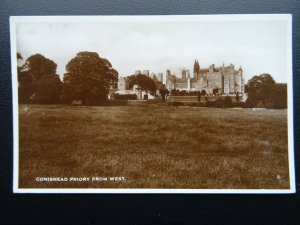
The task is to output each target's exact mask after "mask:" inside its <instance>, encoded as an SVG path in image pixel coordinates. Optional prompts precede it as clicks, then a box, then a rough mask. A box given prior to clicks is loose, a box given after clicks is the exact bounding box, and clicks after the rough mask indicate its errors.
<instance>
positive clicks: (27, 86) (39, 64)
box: [17, 52, 287, 109]
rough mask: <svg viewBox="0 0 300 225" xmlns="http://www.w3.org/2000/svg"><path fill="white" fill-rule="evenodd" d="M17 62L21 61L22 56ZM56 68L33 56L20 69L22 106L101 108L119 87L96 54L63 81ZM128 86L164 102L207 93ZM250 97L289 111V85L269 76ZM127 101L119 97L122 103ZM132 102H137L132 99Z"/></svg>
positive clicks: (252, 86)
mask: <svg viewBox="0 0 300 225" xmlns="http://www.w3.org/2000/svg"><path fill="white" fill-rule="evenodd" d="M17 58H18V59H22V56H21V54H20V53H18V54H17ZM56 70H57V64H56V63H55V62H54V61H53V60H51V59H48V58H46V57H45V56H43V55H41V54H35V55H32V56H30V57H29V58H28V59H27V60H26V61H25V63H24V64H23V65H22V66H20V67H18V88H19V91H18V93H19V103H22V104H30V103H33V104H58V103H66V104H68V103H71V102H72V101H74V100H80V101H81V102H82V104H83V105H101V104H104V103H105V102H106V101H107V100H108V93H109V89H110V88H116V87H117V81H118V72H117V71H116V70H115V69H114V68H113V67H112V65H111V63H110V62H109V61H108V60H107V59H105V58H101V57H100V56H99V55H98V53H95V52H79V53H78V54H77V55H76V56H75V57H74V58H72V59H71V60H70V61H69V62H68V64H67V65H66V71H67V72H66V73H65V74H64V77H63V81H61V80H60V78H59V76H58V75H57V74H56ZM128 80H129V85H130V87H132V86H133V85H135V84H136V85H138V86H139V87H140V90H141V91H149V92H150V93H155V92H156V90H157V89H159V91H160V94H161V97H162V99H163V100H164V98H165V96H166V95H167V94H172V95H178V96H185V95H187V96H188V95H197V96H205V95H206V92H205V91H204V90H203V91H201V92H197V91H194V92H187V91H179V90H171V91H170V92H169V90H167V89H166V88H165V87H164V85H162V84H161V83H156V82H154V81H153V80H152V79H151V78H148V77H147V76H145V75H137V76H135V75H131V76H129V77H128ZM245 92H246V93H247V95H248V98H247V101H246V103H245V104H244V105H245V107H265V108H275V109H282V108H287V84H281V83H276V82H275V81H274V79H273V78H272V76H271V75H270V74H261V75H256V76H254V77H252V78H251V79H250V80H249V81H248V83H247V84H246V85H245ZM123 98H125V99H126V97H123V96H117V99H119V100H121V99H123ZM130 99H135V97H134V96H130ZM209 104H213V105H216V106H217V107H218V106H219V105H220V106H222V105H225V106H226V107H227V106H229V107H230V103H229V99H228V100H226V102H224V99H223V100H222V99H219V100H218V101H216V102H215V103H209Z"/></svg>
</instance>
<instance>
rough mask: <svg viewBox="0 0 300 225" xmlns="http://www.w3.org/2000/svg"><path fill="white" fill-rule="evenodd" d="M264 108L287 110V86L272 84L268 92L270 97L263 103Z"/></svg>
mask: <svg viewBox="0 0 300 225" xmlns="http://www.w3.org/2000/svg"><path fill="white" fill-rule="evenodd" d="M265 107H266V108H272V109H285V108H287V84H282V83H277V84H274V85H273V86H272V88H271V90H270V96H269V98H268V99H267V100H266V101H265Z"/></svg>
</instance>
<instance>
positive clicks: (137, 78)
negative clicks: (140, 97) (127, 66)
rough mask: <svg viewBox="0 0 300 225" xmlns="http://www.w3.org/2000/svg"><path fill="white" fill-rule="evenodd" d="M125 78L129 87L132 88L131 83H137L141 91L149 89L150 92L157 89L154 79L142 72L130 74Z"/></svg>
mask: <svg viewBox="0 0 300 225" xmlns="http://www.w3.org/2000/svg"><path fill="white" fill-rule="evenodd" d="M127 79H128V81H129V88H132V87H133V85H138V86H139V88H140V90H141V91H149V92H151V93H155V91H156V89H157V88H156V83H155V81H154V80H153V79H151V78H150V77H147V76H146V75H144V74H138V75H131V76H129V77H128V78H127Z"/></svg>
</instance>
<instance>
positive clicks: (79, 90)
mask: <svg viewBox="0 0 300 225" xmlns="http://www.w3.org/2000/svg"><path fill="white" fill-rule="evenodd" d="M66 70H67V73H66V74H65V75H64V79H63V82H64V83H63V93H62V99H63V100H64V101H67V102H70V101H73V100H81V101H82V104H83V105H92V104H101V103H103V102H104V101H106V100H107V96H108V94H109V89H110V88H111V87H115V86H116V84H117V81H118V72H117V71H116V70H115V69H113V67H112V65H111V63H110V62H109V61H108V60H107V59H105V58H101V57H100V56H99V55H98V53H96V52H79V53H77V55H76V56H75V57H74V58H73V59H71V60H70V61H69V63H68V64H67V65H66Z"/></svg>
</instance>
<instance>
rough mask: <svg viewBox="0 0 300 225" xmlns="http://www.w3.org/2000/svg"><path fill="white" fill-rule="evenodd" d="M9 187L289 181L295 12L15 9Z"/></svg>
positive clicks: (231, 188) (160, 189) (132, 188)
mask: <svg viewBox="0 0 300 225" xmlns="http://www.w3.org/2000/svg"><path fill="white" fill-rule="evenodd" d="M10 32H11V65H12V87H13V130H14V160H13V161H14V162H13V163H14V167H13V169H14V171H13V175H14V177H13V181H14V183H13V191H14V192H15V193H294V192H295V171H294V141H293V96H292V90H293V86H292V85H293V84H292V77H293V72H292V17H291V15H288V14H272V15H267V14H265V15H260V14H259V15H185V16H12V17H11V18H10Z"/></svg>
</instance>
